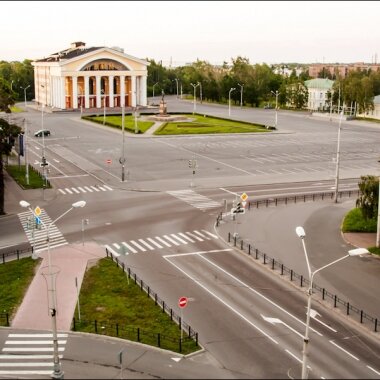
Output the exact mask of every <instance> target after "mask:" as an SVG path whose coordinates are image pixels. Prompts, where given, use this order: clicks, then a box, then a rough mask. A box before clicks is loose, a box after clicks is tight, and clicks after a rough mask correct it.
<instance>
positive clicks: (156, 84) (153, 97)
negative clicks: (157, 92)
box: [152, 82, 158, 104]
mask: <svg viewBox="0 0 380 380" xmlns="http://www.w3.org/2000/svg"><path fill="white" fill-rule="evenodd" d="M156 85H158V82H157V83H155V84H154V85H153V99H152V104H154V86H156Z"/></svg>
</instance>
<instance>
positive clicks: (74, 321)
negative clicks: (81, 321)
mask: <svg viewBox="0 0 380 380" xmlns="http://www.w3.org/2000/svg"><path fill="white" fill-rule="evenodd" d="M73 330H74V331H76V330H75V317H73Z"/></svg>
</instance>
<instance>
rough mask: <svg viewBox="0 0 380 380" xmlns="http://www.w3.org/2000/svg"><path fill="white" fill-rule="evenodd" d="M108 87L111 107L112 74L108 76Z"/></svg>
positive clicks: (111, 105) (111, 106)
mask: <svg viewBox="0 0 380 380" xmlns="http://www.w3.org/2000/svg"><path fill="white" fill-rule="evenodd" d="M108 89H109V94H108V95H109V100H110V101H109V106H110V108H113V96H114V94H113V75H109V76H108Z"/></svg>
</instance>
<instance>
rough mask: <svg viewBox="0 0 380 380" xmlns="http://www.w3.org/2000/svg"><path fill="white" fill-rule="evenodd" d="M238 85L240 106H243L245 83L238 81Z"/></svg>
mask: <svg viewBox="0 0 380 380" xmlns="http://www.w3.org/2000/svg"><path fill="white" fill-rule="evenodd" d="M238 86H239V87H240V108H243V88H244V83H243V84H240V83H238Z"/></svg>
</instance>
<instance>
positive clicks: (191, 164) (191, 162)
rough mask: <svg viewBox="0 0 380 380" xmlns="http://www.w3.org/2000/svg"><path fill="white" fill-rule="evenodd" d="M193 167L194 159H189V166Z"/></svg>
mask: <svg viewBox="0 0 380 380" xmlns="http://www.w3.org/2000/svg"><path fill="white" fill-rule="evenodd" d="M192 167H193V160H189V168H192Z"/></svg>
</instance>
